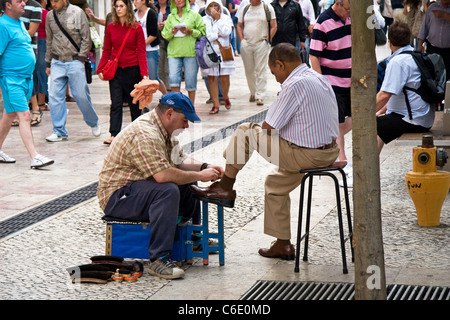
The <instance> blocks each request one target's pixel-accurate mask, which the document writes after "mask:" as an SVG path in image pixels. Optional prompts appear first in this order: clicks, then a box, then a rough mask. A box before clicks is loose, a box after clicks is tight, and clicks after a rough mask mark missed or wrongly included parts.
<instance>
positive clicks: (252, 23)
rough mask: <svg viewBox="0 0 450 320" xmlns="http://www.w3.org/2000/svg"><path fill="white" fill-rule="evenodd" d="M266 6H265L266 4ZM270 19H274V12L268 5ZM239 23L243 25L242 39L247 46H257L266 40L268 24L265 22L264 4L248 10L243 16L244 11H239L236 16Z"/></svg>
mask: <svg viewBox="0 0 450 320" xmlns="http://www.w3.org/2000/svg"><path fill="white" fill-rule="evenodd" d="M266 5H267V4H266ZM267 7H268V8H269V12H270V19H271V20H272V19H276V15H275V10H274V9H273V7H272V6H271V5H270V4H269V5H267ZM238 20H239V22H243V23H244V39H245V40H246V41H247V43H249V44H258V43H260V42H261V41H263V40H264V39H266V37H267V35H268V34H269V32H270V30H269V22H268V21H267V17H266V11H265V10H264V3H261V4H259V5H257V6H252V5H250V7H249V8H248V10H247V12H246V13H245V15H244V10H240V12H239V16H238Z"/></svg>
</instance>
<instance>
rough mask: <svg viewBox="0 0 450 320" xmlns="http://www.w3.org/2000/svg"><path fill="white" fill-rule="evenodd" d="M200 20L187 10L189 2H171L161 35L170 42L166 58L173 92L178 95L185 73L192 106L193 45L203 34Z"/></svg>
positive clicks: (194, 81) (194, 80) (194, 77)
mask: <svg viewBox="0 0 450 320" xmlns="http://www.w3.org/2000/svg"><path fill="white" fill-rule="evenodd" d="M205 31H206V30H205V23H204V22H203V19H202V17H201V16H200V15H199V14H198V13H197V12H194V11H192V10H191V9H190V4H189V1H187V0H173V1H172V3H171V5H170V15H169V16H168V17H167V20H166V22H165V24H164V29H163V30H162V32H161V35H162V36H163V38H165V39H166V40H168V41H169V44H168V46H167V56H168V60H169V79H170V87H171V90H172V91H176V92H179V91H180V87H181V80H182V71H183V70H184V83H185V85H186V91H187V92H188V96H189V98H190V99H191V101H192V103H195V92H196V90H197V74H198V62H197V56H196V54H195V42H196V41H197V39H198V38H200V37H201V36H202V35H204V34H205Z"/></svg>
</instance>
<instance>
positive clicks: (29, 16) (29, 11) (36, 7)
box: [20, 0, 42, 50]
mask: <svg viewBox="0 0 450 320" xmlns="http://www.w3.org/2000/svg"><path fill="white" fill-rule="evenodd" d="M24 9H25V13H24V14H23V15H22V16H21V17H20V20H22V21H23V23H24V24H25V29H27V30H28V29H29V27H30V23H31V22H37V23H39V24H40V23H41V21H42V7H41V5H40V4H39V3H38V2H36V1H34V0H28V1H26V4H25V8H24ZM37 37H38V31H36V33H35V34H34V35H33V36H32V37H31V46H32V47H33V49H34V50H37Z"/></svg>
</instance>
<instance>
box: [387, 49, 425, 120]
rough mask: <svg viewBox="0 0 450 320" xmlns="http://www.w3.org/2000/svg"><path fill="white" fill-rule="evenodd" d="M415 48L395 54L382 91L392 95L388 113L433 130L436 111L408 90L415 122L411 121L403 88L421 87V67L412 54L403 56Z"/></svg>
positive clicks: (400, 50)
mask: <svg viewBox="0 0 450 320" xmlns="http://www.w3.org/2000/svg"><path fill="white" fill-rule="evenodd" d="M413 50H414V49H413V47H411V46H409V45H408V46H405V47H402V48H400V49H399V50H397V51H396V52H394V54H393V55H392V56H391V58H390V59H389V63H388V65H387V67H386V73H385V76H384V80H383V84H382V85H381V90H382V91H385V92H389V93H392V96H391V98H390V99H389V101H388V103H387V105H386V106H387V110H386V113H387V114H389V113H392V112H395V113H398V114H401V115H403V116H405V117H404V118H403V120H405V121H407V122H410V123H412V124H415V125H420V126H422V127H425V128H431V127H432V126H433V122H434V111H433V110H432V108H431V107H430V105H429V104H428V103H427V102H425V101H424V100H423V99H422V98H421V97H420V95H419V94H417V93H415V92H414V91H410V90H407V95H408V100H409V103H410V105H411V113H412V117H413V120H412V121H411V120H409V116H408V109H407V107H406V102H405V95H404V94H403V88H404V87H405V86H406V87H409V88H413V89H417V88H419V87H420V79H421V76H420V71H419V67H418V66H417V64H416V63H415V61H414V58H413V57H412V56H411V55H410V54H404V53H403V54H402V52H404V51H413Z"/></svg>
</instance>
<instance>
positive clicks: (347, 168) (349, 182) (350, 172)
mask: <svg viewBox="0 0 450 320" xmlns="http://www.w3.org/2000/svg"><path fill="white" fill-rule="evenodd" d="M343 170H344V172H345V175H346V176H347V177H346V178H347V188H353V167H352V165H351V164H350V163H348V162H347V165H346V166H345V167H344V169H343ZM339 185H340V186H341V187H343V186H344V181H342V180H340V181H339Z"/></svg>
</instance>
